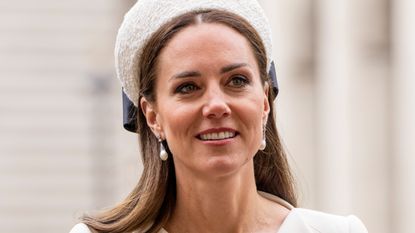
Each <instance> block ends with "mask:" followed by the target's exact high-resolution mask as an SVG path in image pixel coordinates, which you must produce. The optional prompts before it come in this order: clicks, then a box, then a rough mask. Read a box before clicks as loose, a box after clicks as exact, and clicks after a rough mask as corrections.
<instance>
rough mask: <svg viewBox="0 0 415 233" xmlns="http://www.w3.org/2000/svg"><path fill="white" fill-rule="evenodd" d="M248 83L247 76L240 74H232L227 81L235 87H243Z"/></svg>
mask: <svg viewBox="0 0 415 233" xmlns="http://www.w3.org/2000/svg"><path fill="white" fill-rule="evenodd" d="M248 84H249V80H248V78H246V77H244V76H242V75H238V76H233V77H232V78H231V80H230V81H229V85H230V86H232V87H237V88H240V87H244V86H246V85H248Z"/></svg>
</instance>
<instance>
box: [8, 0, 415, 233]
mask: <svg viewBox="0 0 415 233" xmlns="http://www.w3.org/2000/svg"><path fill="white" fill-rule="evenodd" d="M134 2H135V1H134V0H88V1H83V0H72V1H62V0H37V1H30V0H14V1H6V0H0V231H1V232H7V233H29V232H30V233H56V232H69V230H70V228H71V227H72V226H73V225H74V224H75V223H77V222H78V218H79V216H81V215H82V213H84V212H85V211H90V210H96V209H100V208H103V207H107V206H111V205H114V204H115V203H117V202H118V201H120V200H121V199H122V198H123V197H124V196H125V195H126V194H127V193H128V192H129V191H130V190H131V189H132V187H133V186H134V184H135V183H136V181H137V180H138V178H139V175H140V171H141V165H140V159H139V155H138V145H137V136H136V135H135V134H132V133H128V132H127V131H125V130H123V129H122V125H121V121H122V115H121V111H122V109H121V93H120V91H121V87H120V84H119V82H118V81H117V80H116V78H115V73H114V62H113V60H114V58H113V47H114V40H115V35H116V32H117V29H118V27H119V25H120V23H121V20H122V16H123V15H124V14H125V12H126V11H127V10H128V9H129V8H130V7H131V6H132V4H134ZM260 3H261V4H262V5H263V6H264V9H265V11H266V14H267V15H268V17H269V19H270V23H271V25H272V31H273V37H274V55H273V57H274V59H275V62H276V65H277V74H278V78H279V82H280V88H281V91H280V95H279V97H278V98H277V100H276V106H277V117H278V123H277V124H278V128H279V130H280V132H281V134H282V137H283V139H284V143H285V145H286V147H287V150H288V152H289V155H290V162H291V166H292V167H293V170H294V174H295V177H296V179H297V185H298V190H299V197H300V204H301V206H302V207H307V208H313V209H317V210H322V211H328V212H331V213H336V214H342V215H348V214H351V213H353V214H355V215H357V216H359V217H360V218H361V219H362V220H363V222H364V223H365V224H366V226H367V228H368V229H369V232H374V233H412V232H413V227H412V225H413V221H414V220H415V214H414V213H413V211H414V209H415V200H414V197H415V157H414V155H415V143H414V142H413V140H414V138H415V124H414V119H415V92H414V91H413V89H414V88H415V62H414V61H415V27H414V26H413V22H415V14H414V12H415V2H414V1H410V0H359V1H357V0H353V1H351V0H338V1H330V0H291V1H283V0H272V1H271V0H262V1H260Z"/></svg>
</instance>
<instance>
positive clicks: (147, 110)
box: [140, 97, 163, 137]
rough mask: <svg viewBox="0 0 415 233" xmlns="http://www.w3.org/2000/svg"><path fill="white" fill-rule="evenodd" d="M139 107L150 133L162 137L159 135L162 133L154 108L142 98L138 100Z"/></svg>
mask: <svg viewBox="0 0 415 233" xmlns="http://www.w3.org/2000/svg"><path fill="white" fill-rule="evenodd" d="M140 107H141V110H142V111H143V114H144V116H145V117H146V121H147V125H148V126H149V127H150V129H151V131H153V133H154V134H155V135H156V136H158V137H163V135H161V133H162V132H163V131H162V127H161V125H160V124H159V122H158V112H157V109H156V106H155V105H154V104H152V103H150V102H149V101H147V99H146V98H144V97H142V98H141V99H140Z"/></svg>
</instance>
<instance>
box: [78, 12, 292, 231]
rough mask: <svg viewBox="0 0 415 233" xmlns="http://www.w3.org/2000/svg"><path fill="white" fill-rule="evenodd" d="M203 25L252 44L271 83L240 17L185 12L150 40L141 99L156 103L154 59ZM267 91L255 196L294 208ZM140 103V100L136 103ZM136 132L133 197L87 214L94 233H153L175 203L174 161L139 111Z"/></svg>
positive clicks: (259, 46) (258, 44) (253, 35)
mask: <svg viewBox="0 0 415 233" xmlns="http://www.w3.org/2000/svg"><path fill="white" fill-rule="evenodd" d="M201 23H219V24H223V25H226V26H228V27H230V28H233V29H234V30H236V31H237V32H239V33H240V34H241V35H243V36H244V37H245V38H246V39H247V40H248V41H249V43H250V45H251V48H252V51H253V53H254V55H255V58H256V61H257V63H258V67H259V70H260V77H261V80H262V84H263V85H265V82H270V80H269V76H268V71H267V56H266V55H267V54H266V50H265V48H264V45H263V42H262V40H261V38H260V36H259V34H258V33H257V32H256V30H255V29H254V28H253V27H252V26H251V25H250V24H249V23H248V22H247V21H246V20H245V19H243V18H242V17H240V16H238V15H236V14H233V13H229V12H226V11H222V10H204V11H195V12H190V13H186V14H184V15H181V16H178V17H176V18H174V19H172V20H171V21H170V22H168V23H166V24H164V25H163V26H161V27H160V28H159V29H158V30H157V31H156V32H155V33H154V34H153V35H152V37H151V38H150V39H149V41H148V42H147V44H146V45H145V47H144V51H143V54H142V56H141V59H140V63H139V69H140V75H139V79H140V82H139V83H140V86H139V89H140V97H139V98H142V97H144V98H146V99H147V100H148V101H150V102H154V103H156V101H157V100H156V94H155V81H156V78H157V74H156V68H157V59H158V56H159V54H160V52H161V50H162V49H163V48H164V47H165V46H166V45H167V43H168V42H169V41H170V40H171V39H172V38H173V37H174V35H176V34H177V33H178V32H180V31H181V30H182V29H183V28H186V27H188V26H190V25H195V24H201ZM269 88H270V89H269V90H268V101H269V106H270V114H269V116H268V121H267V124H266V142H267V147H266V148H265V150H263V151H261V150H260V151H258V152H257V153H256V155H255V157H254V172H255V181H256V186H257V189H258V190H259V191H264V192H268V193H271V194H273V195H276V196H279V197H280V198H282V199H284V200H286V201H287V202H289V203H291V204H292V205H293V206H296V205H297V199H296V195H295V191H294V182H293V178H292V175H291V172H290V169H289V165H288V162H287V157H286V154H285V152H284V150H283V147H282V145H281V141H280V138H279V136H278V132H277V128H276V125H275V115H274V107H273V100H274V97H275V96H274V93H273V91H272V89H271V87H269ZM137 102H138V103H140V99H139V100H138V101H137ZM137 115H138V117H137V118H138V119H137V121H138V122H137V125H138V132H139V142H140V146H141V155H142V161H143V164H144V170H143V173H142V176H141V178H140V180H139V182H138V184H137V185H136V187H135V188H134V189H133V190H132V192H131V193H130V194H129V195H128V196H127V197H126V198H125V200H123V201H122V202H121V203H120V204H118V205H116V206H115V207H113V208H112V209H109V210H106V211H103V212H101V213H99V214H97V215H94V216H91V215H89V216H88V215H85V216H84V217H83V222H84V223H85V224H87V225H88V226H89V228H90V229H91V230H93V231H96V232H105V233H107V232H112V233H121V232H133V231H137V232H149V233H156V232H158V231H159V230H160V229H161V228H162V226H163V225H164V224H165V223H166V222H167V221H168V220H169V218H170V216H171V215H172V212H173V210H174V207H175V203H176V177H175V171H174V161H173V159H169V160H167V161H164V162H163V161H161V160H160V158H159V156H158V155H159V152H160V151H159V142H158V140H157V138H156V137H155V136H154V134H153V133H152V131H151V129H150V128H149V127H148V125H147V123H146V119H145V116H144V114H143V112H142V111H141V110H138V113H137Z"/></svg>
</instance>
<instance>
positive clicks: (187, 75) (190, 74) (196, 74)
mask: <svg viewBox="0 0 415 233" xmlns="http://www.w3.org/2000/svg"><path fill="white" fill-rule="evenodd" d="M244 66H249V65H248V64H247V63H235V64H230V65H227V66H225V67H222V68H221V69H220V73H221V74H224V73H227V72H230V71H232V70H235V69H238V68H240V67H244ZM201 76H202V74H201V73H200V72H198V71H183V72H180V73H178V74H175V75H173V76H172V77H171V78H170V80H173V79H180V78H191V77H201Z"/></svg>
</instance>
